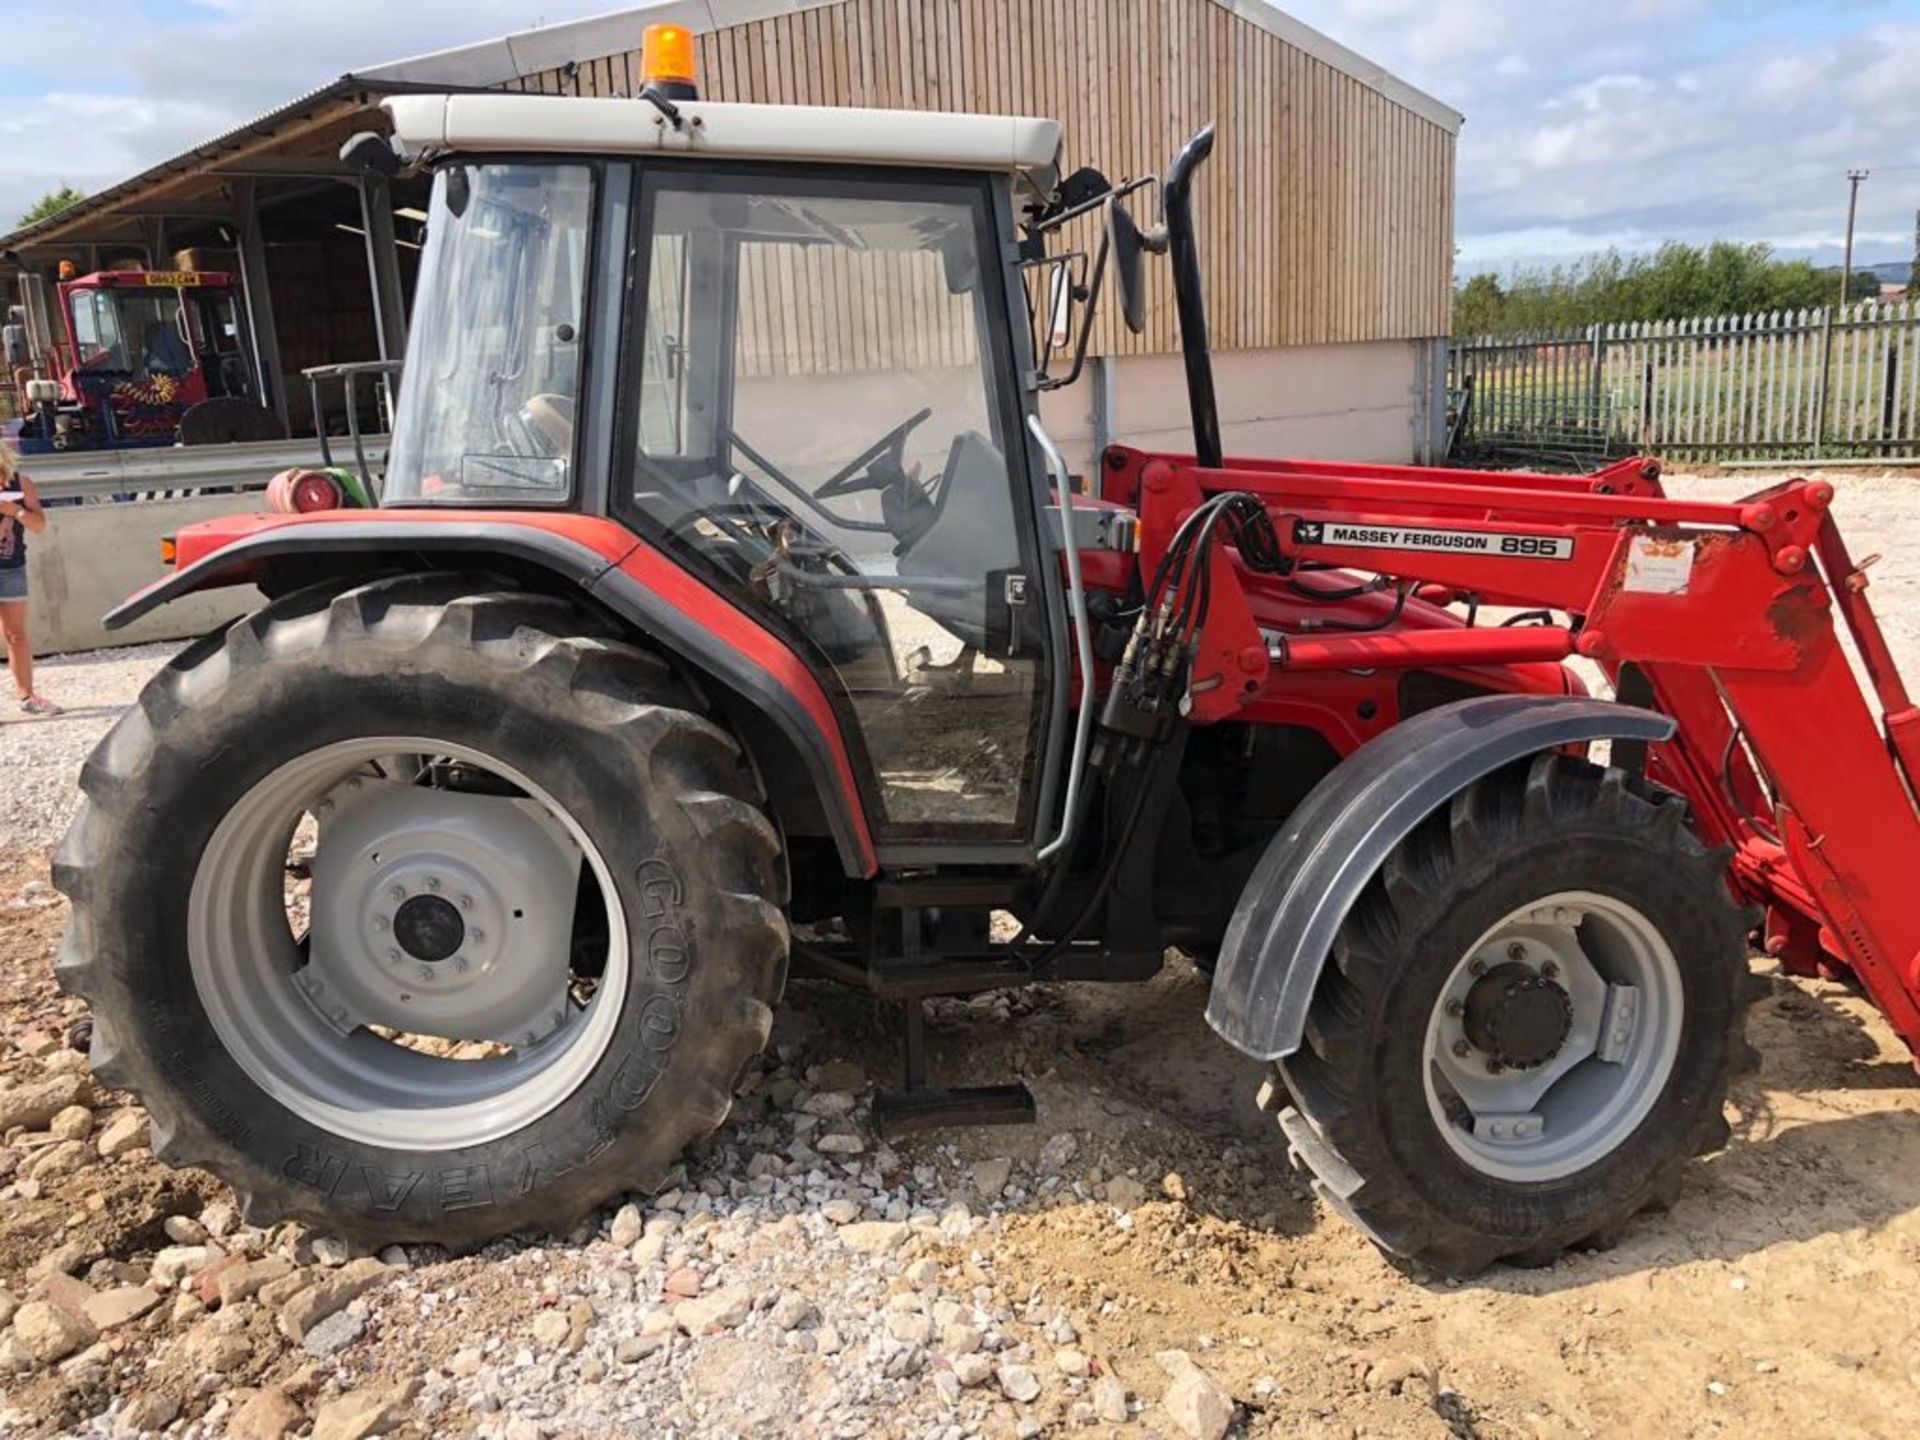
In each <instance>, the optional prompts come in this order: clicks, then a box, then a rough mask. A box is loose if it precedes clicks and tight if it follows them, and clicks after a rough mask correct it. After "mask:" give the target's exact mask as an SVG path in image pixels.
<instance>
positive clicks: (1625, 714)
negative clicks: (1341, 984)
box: [1207, 695, 1674, 1060]
mask: <svg viewBox="0 0 1920 1440" xmlns="http://www.w3.org/2000/svg"><path fill="white" fill-rule="evenodd" d="M1673 733H1674V722H1673V720H1672V719H1671V717H1669V716H1666V715H1660V714H1656V713H1654V712H1653V711H1651V710H1637V709H1634V708H1633V707H1631V706H1627V705H1616V704H1612V703H1610V702H1607V701H1604V700H1589V699H1584V698H1580V697H1575V696H1551V695H1489V696H1480V697H1475V698H1473V699H1470V700H1457V701H1455V702H1454V703H1452V704H1450V705H1442V706H1440V707H1438V708H1436V709H1433V710H1428V711H1425V712H1423V713H1422V714H1419V715H1416V716H1414V717H1413V718H1411V719H1409V720H1405V721H1403V722H1401V723H1400V724H1398V725H1396V726H1394V727H1393V729H1391V730H1389V731H1387V732H1386V733H1385V734H1384V735H1380V736H1377V737H1376V738H1374V739H1372V740H1370V741H1368V742H1367V743H1366V744H1365V745H1362V746H1361V747H1360V748H1359V749H1358V750H1355V751H1354V752H1353V753H1352V754H1351V755H1349V756H1348V757H1347V758H1346V759H1345V760H1343V761H1341V762H1340V764H1339V765H1337V766H1335V767H1334V769H1333V770H1332V771H1331V772H1330V773H1329V774H1328V775H1327V777H1326V778H1325V779H1324V780H1322V781H1321V782H1320V783H1319V785H1317V786H1316V787H1314V789H1313V792H1312V793H1311V794H1309V795H1308V796H1307V798H1306V799H1305V800H1303V801H1302V802H1301V803H1300V807H1299V808H1298V809H1297V810H1295V811H1294V812H1293V814H1292V815H1291V816H1289V817H1288V819H1287V822H1286V824H1285V826H1283V827H1282V829H1281V831H1280V833H1279V834H1278V835H1276V836H1275V837H1274V838H1273V841H1272V842H1271V843H1270V844H1269V845H1268V847H1267V851H1266V854H1265V855H1263V856H1262V857H1261V860H1260V863H1259V865H1258V866H1257V867H1256V868H1255V869H1254V872H1253V876H1252V878H1251V879H1249V880H1248V882H1247V888H1246V889H1245V890H1244V891H1243V892H1241V896H1240V901H1239V903H1238V904H1237V905H1236V906H1235V907H1234V911H1233V918H1232V920H1231V921H1230V922H1229V923H1228V925H1227V933H1226V937H1225V939H1224V940H1223V941H1222V942H1221V946H1220V956H1219V962H1218V964H1217V966H1216V967H1215V970H1214V979H1213V992H1212V995H1211V997H1210V998H1209V999H1208V1001H1207V1023H1208V1024H1209V1025H1211V1026H1213V1028H1214V1029H1215V1030H1216V1031H1217V1032H1219V1034H1220V1036H1221V1037H1222V1038H1223V1039H1225V1040H1226V1041H1227V1043H1228V1044H1230V1045H1232V1046H1233V1047H1234V1048H1235V1049H1237V1050H1241V1051H1244V1052H1245V1053H1246V1054H1248V1055H1250V1056H1252V1057H1253V1058H1254V1059H1256V1060H1278V1059H1281V1058H1282V1057H1284V1056H1287V1055H1291V1054H1293V1052H1294V1051H1295V1050H1297V1049H1299V1048H1300V1041H1301V1037H1302V1035H1303V1034H1304V1033H1305V1030H1306V1023H1307V1008H1308V1006H1309V1004H1310V1003H1311V1002H1312V999H1313V992H1314V989H1315V987H1316V986H1317V985H1318V984H1319V981H1320V970H1321V967H1322V966H1323V965H1324V964H1325V963H1326V959H1327V955H1328V954H1329V953H1330V952H1331V950H1332V948H1333V941H1334V936H1335V935H1336V934H1337V933H1338V931H1339V929H1340V925H1341V923H1342V922H1343V921H1344V920H1345V919H1346V917H1347V912H1348V911H1349V910H1350V909H1352V907H1353V904H1354V902H1355V901H1356V900H1358V899H1359V898H1360V892H1361V891H1362V890H1363V889H1364V888H1365V887H1366V884H1367V882H1368V881H1369V880H1370V879H1372V878H1373V875H1374V874H1375V872H1376V871H1378V870H1379V868H1380V867H1381V865H1382V864H1384V863H1385V862H1386V859H1387V856H1388V855H1389V854H1390V853H1392V851H1393V849H1394V847H1395V846H1397V845H1398V844H1399V843H1400V842H1401V841H1402V840H1404V839H1406V837H1407V836H1408V835H1409V834H1411V833H1412V832H1413V830H1414V829H1415V827H1417V826H1418V825H1419V824H1420V822H1421V821H1422V820H1424V819H1426V818H1427V816H1429V815H1431V814H1433V813H1434V811H1436V810H1437V809H1439V808H1440V807H1441V806H1442V805H1444V804H1446V803H1447V802H1448V801H1449V800H1450V799H1452V797H1453V796H1454V795H1455V794H1457V793H1458V792H1459V791H1461V790H1462V789H1464V788H1465V787H1467V786H1468V785H1471V784H1472V783H1473V782H1474V781H1476V780H1479V779H1481V778H1482V777H1484V776H1486V775H1490V774H1492V773H1493V772H1494V771H1495V770H1498V769H1500V768H1502V767H1503V766H1506V765H1511V764H1513V763H1514V762H1515V761H1517V760H1522V759H1525V758H1526V757H1527V756H1529V755H1537V754H1539V753H1541V752H1542V751H1546V750H1556V749H1559V748H1561V747H1563V746H1567V745H1578V744H1584V743H1587V742H1589V741H1594V740H1638V741H1642V742H1653V741H1660V740H1667V739H1671V738H1672V736H1673Z"/></svg>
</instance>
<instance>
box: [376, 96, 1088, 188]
mask: <svg viewBox="0 0 1920 1440" xmlns="http://www.w3.org/2000/svg"><path fill="white" fill-rule="evenodd" d="M382 103H383V105H384V106H385V108H386V111H387V113H388V114H389V115H391V116H392V117H393V133H394V138H395V140H397V141H398V142H399V144H400V146H401V148H402V150H403V151H404V152H405V153H406V154H407V155H409V156H416V155H419V154H421V153H423V152H426V151H443V150H451V151H488V152H498V151H517V150H529V151H540V152H543V153H548V154H551V153H555V152H559V153H580V154H601V155H604V154H632V155H645V154H656V153H657V154H667V155H689V154H691V155H711V156H713V157H715V158H716V159H727V160H787V161H796V162H800V161H810V162H823V163H835V162H838V163H842V164H855V165H903V166H934V167H939V168H942V169H954V170H995V171H1001V172H1007V171H1014V172H1018V173H1019V174H1020V175H1022V176H1024V177H1025V178H1026V179H1027V180H1028V182H1029V183H1030V184H1032V185H1033V187H1034V188H1035V189H1037V190H1041V191H1047V190H1051V189H1052V188H1053V186H1054V185H1055V183H1056V182H1057V181H1058V179H1059V162H1060V124H1059V122H1058V121H1057V120H1034V119H1027V118H1024V117H1021V116H1017V115H952V114H941V113H936V112H932V111H923V110H859V109H852V108H842V107H836V106H823V105H735V104H727V103H722V102H718V101H706V100H685V101H680V102H678V103H679V109H680V115H681V119H682V121H683V124H682V126H681V128H680V129H678V130H676V129H674V127H673V126H672V125H670V124H668V123H667V121H666V118H665V117H664V116H663V115H661V113H660V112H659V111H658V110H656V109H655V108H654V107H653V106H652V105H651V104H649V103H648V102H647V101H645V100H621V99H592V100H588V99H577V98H574V97H570V96H563V95H472V94H462V95H395V96H392V97H390V98H389V99H387V100H385V101H384V102H382Z"/></svg>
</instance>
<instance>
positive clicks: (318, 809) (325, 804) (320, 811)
mask: <svg viewBox="0 0 1920 1440" xmlns="http://www.w3.org/2000/svg"><path fill="white" fill-rule="evenodd" d="M313 813H314V814H316V815H331V814H332V813H333V802H332V801H331V800H322V801H321V802H320V803H319V804H318V805H316V806H314V807H313Z"/></svg>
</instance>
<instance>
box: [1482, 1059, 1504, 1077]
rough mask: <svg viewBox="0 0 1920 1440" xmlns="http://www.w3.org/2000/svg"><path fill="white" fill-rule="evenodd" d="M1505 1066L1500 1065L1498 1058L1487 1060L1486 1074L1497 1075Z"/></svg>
mask: <svg viewBox="0 0 1920 1440" xmlns="http://www.w3.org/2000/svg"><path fill="white" fill-rule="evenodd" d="M1506 1068H1507V1067H1506V1066H1504V1065H1502V1064H1501V1063H1500V1062H1499V1061H1498V1060H1489V1061H1487V1074H1489V1075H1498V1074H1499V1073H1500V1072H1501V1071H1503V1070H1505V1069H1506Z"/></svg>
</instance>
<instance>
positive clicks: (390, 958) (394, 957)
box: [387, 950, 400, 965]
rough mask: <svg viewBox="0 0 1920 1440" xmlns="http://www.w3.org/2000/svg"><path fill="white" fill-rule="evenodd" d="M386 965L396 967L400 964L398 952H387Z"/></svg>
mask: <svg viewBox="0 0 1920 1440" xmlns="http://www.w3.org/2000/svg"><path fill="white" fill-rule="evenodd" d="M387 963H388V964H390V965H398V964H399V963H400V952H399V951H398V950H389V951H387Z"/></svg>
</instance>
